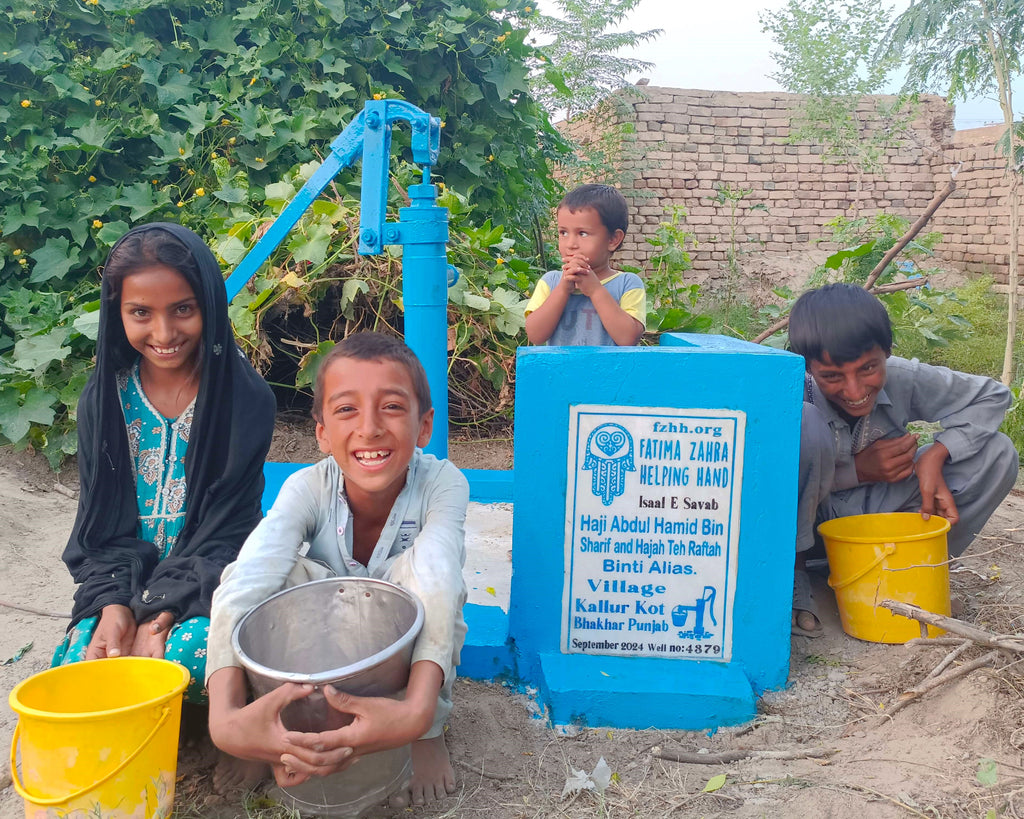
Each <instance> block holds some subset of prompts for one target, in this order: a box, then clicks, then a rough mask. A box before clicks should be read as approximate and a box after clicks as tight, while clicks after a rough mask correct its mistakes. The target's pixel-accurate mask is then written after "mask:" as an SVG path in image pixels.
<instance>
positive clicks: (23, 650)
mask: <svg viewBox="0 0 1024 819" xmlns="http://www.w3.org/2000/svg"><path fill="white" fill-rule="evenodd" d="M31 649H32V643H27V644H26V645H23V646H22V647H21V648H19V649H18V650H17V651H15V652H14V656H13V657H8V658H7V659H6V660H4V661H3V665H11V664H12V663H16V662H18V660H20V659H21V658H22V657H24V656H25V655H26V654H28V652H29V651H30V650H31Z"/></svg>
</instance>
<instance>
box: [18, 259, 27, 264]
mask: <svg viewBox="0 0 1024 819" xmlns="http://www.w3.org/2000/svg"><path fill="white" fill-rule="evenodd" d="M18 264H20V265H27V264H28V259H18Z"/></svg>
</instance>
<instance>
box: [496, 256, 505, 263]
mask: <svg viewBox="0 0 1024 819" xmlns="http://www.w3.org/2000/svg"><path fill="white" fill-rule="evenodd" d="M496 261H497V262H498V264H505V260H504V259H503V258H501V256H499V257H498V258H497V260H496Z"/></svg>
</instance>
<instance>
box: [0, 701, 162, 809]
mask: <svg viewBox="0 0 1024 819" xmlns="http://www.w3.org/2000/svg"><path fill="white" fill-rule="evenodd" d="M170 715H171V708H170V706H168V705H165V706H164V708H163V713H161V714H160V719H158V720H157V723H156V725H155V726H154V727H153V730H152V731H150V732H149V735H148V736H147V737H146V738H145V739H144V740H142V744H140V745H139V747H138V748H136V749H135V750H134V751H132V752H131V753H130V754H129V755H128V756H127V757H126V758H125V759H124V760H123V761H122V762H121V764H119V765H118V766H117V767H116V768H114V770H112V771H111V772H110V773H108V774H107V775H106V776H104V777H103V778H102V779H100V780H98V781H96V782H93V783H92V784H91V785H86V786H85V787H84V788H81V789H79V790H77V791H75V792H74V793H72V794H70V795H69V796H58V797H56V798H55V797H52V796H33V795H32V794H31V793H29V792H28V790H27V789H26V788H25V786H24V785H22V784H21V782H20V781H19V780H18V768H17V764H18V759H17V748H18V738H19V736H20V734H21V722H20V721H19V722H18V724H17V725H15V726H14V736H12V737H11V782H12V784H13V785H14V790H16V791H17V792H18V795H19V796H20V797H21V798H22V799H26V800H28V801H29V802H33V803H35V804H36V805H43V806H45V807H52V806H54V805H60V804H63V803H64V802H71V801H72V800H75V799H78V798H79V797H80V796H85V795H86V794H87V793H88V792H89V791H92V790H96V788H98V787H100V785H103V784H104V783H106V782H108V781H109V780H111V779H113V778H114V777H115V776H117V775H118V774H119V773H121V771H123V770H124V769H125V768H127V767H128V765H129V764H131V761H132V760H133V759H135V757H137V756H138V755H139V754H141V753H142V751H143V749H144V748H145V747H146V746H147V745H149V743H150V741H151V740H152V739H153V737H154V736H156V732H157V731H159V730H160V728H161V727H162V726H163V724H164V723H165V722H167V718H168V717H169V716H170Z"/></svg>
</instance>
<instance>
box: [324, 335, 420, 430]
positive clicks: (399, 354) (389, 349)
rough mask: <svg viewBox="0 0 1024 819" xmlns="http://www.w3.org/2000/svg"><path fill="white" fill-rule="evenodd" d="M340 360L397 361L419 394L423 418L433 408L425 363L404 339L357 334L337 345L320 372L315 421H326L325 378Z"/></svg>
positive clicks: (328, 355)
mask: <svg viewBox="0 0 1024 819" xmlns="http://www.w3.org/2000/svg"><path fill="white" fill-rule="evenodd" d="M339 358H354V359H356V360H357V361H394V362H395V363H397V364H401V365H402V366H403V367H405V370H406V372H408V373H409V378H410V379H411V380H412V388H413V391H414V392H415V393H416V403H417V404H418V405H419V411H420V418H422V417H423V416H424V415H426V414H427V412H428V411H429V410H430V408H431V407H432V406H433V405H432V404H431V402H430V384H429V383H428V382H427V372H426V370H424V369H423V364H421V363H420V360H419V359H418V358H417V357H416V353H414V352H413V351H412V350H411V349H410V348H409V347H408V346H407V345H406V344H405V342H403V341H402V340H401V339H397V338H394V337H393V336H387V335H384V334H383V333H353V334H352V335H350V336H348V337H347V338H345V339H343V340H342V341H340V342H338V343H337V344H335V345H334V347H333V348H332V349H331V351H330V352H329V353H328V354H327V356H326V357H325V358H324V360H323V361H321V362H320V367H319V368H318V369H317V371H316V383H315V384H314V386H313V418H314V419H315V420H316V421H317V423H323V420H324V398H325V396H324V378H325V377H326V373H327V369H328V367H330V365H331V363H332V362H334V361H335V360H336V359H339Z"/></svg>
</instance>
